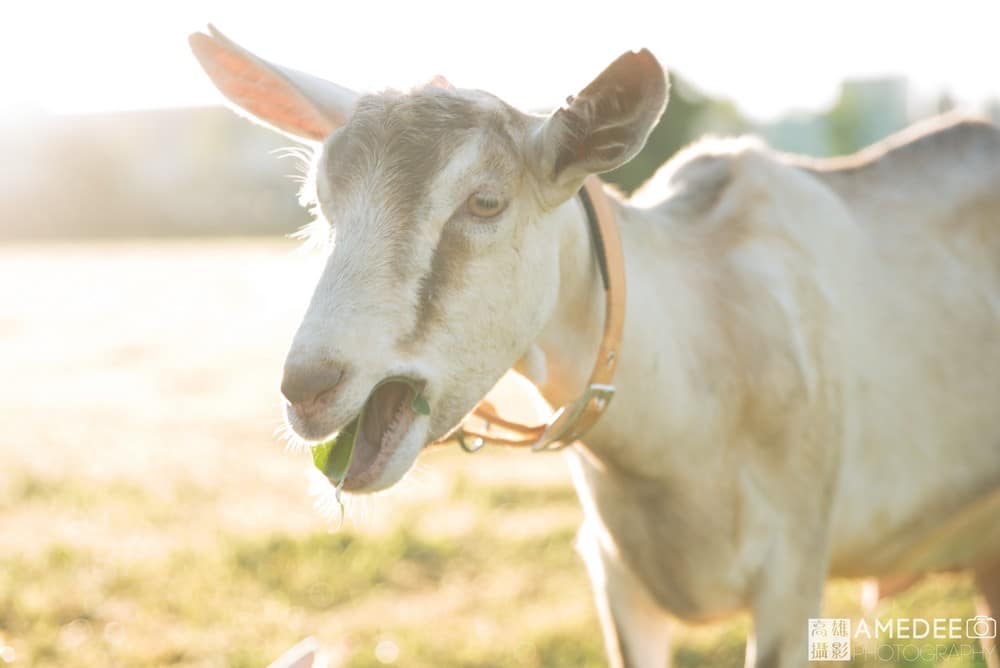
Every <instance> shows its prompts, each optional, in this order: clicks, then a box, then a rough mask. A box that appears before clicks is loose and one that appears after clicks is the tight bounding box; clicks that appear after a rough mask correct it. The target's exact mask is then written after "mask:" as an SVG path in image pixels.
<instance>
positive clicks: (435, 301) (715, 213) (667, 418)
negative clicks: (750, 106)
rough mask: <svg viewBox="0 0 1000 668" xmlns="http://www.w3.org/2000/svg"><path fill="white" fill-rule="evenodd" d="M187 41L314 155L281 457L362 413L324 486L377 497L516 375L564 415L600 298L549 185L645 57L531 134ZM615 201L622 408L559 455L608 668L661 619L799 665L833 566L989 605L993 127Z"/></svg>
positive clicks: (995, 413)
mask: <svg viewBox="0 0 1000 668" xmlns="http://www.w3.org/2000/svg"><path fill="white" fill-rule="evenodd" d="M191 44H192V48H193V50H194V52H195V54H196V56H197V57H198V59H199V60H200V62H201V64H202V65H203V67H204V68H205V70H206V71H207V73H208V74H209V75H210V77H211V78H212V80H213V81H214V82H215V84H216V85H217V87H218V88H219V89H220V90H221V92H222V93H223V94H224V95H225V96H226V97H227V98H228V99H229V100H230V101H231V102H232V103H233V104H234V105H235V106H236V107H237V108H239V109H240V110H242V111H243V112H245V113H247V114H249V115H250V116H252V117H254V118H256V119H257V120H258V121H260V122H262V123H264V124H266V125H269V126H271V127H273V128H275V129H276V130H278V131H280V132H283V133H285V134H288V135H290V136H293V137H296V138H298V139H301V140H304V141H306V142H310V143H312V144H313V145H314V146H315V147H316V158H315V161H314V179H313V183H314V186H313V187H314V188H315V192H314V193H313V194H314V197H315V200H316V203H317V209H318V213H319V217H320V219H321V224H322V225H324V231H323V233H324V234H327V235H330V236H331V237H335V243H334V244H333V245H332V251H331V253H330V256H329V259H328V261H327V266H326V268H325V271H324V272H323V274H322V276H321V278H320V279H319V282H318V285H317V287H316V290H315V293H314V295H313V297H312V301H311V303H310V305H309V308H308V310H307V312H306V314H305V316H304V318H303V321H302V323H301V325H300V327H299V329H298V331H297V333H296V335H295V338H294V340H293V342H292V345H291V348H290V351H289V353H288V357H287V360H286V364H285V369H284V378H283V381H282V391H283V393H284V395H285V397H286V398H287V402H286V416H287V419H288V421H289V423H290V425H291V426H292V428H293V429H294V430H295V432H297V433H298V434H299V435H300V436H301V437H302V438H304V439H307V440H321V439H324V438H326V437H328V436H329V435H330V434H331V433H332V432H335V431H336V430H337V429H339V428H340V427H342V426H343V425H345V424H346V423H347V422H348V421H350V420H351V419H352V418H353V417H354V416H355V415H357V414H358V413H359V411H360V409H361V407H362V405H364V404H365V402H366V401H367V402H368V408H369V410H367V411H366V416H372V417H371V419H370V420H369V419H368V417H366V420H365V424H363V425H362V426H361V427H360V428H359V429H360V430H361V436H360V438H359V445H358V451H357V452H356V453H355V459H354V461H353V462H352V463H351V467H350V470H349V472H348V475H347V479H346V481H345V489H346V490H348V491H352V492H355V493H365V492H372V491H375V490H378V489H383V488H386V487H388V486H390V485H392V484H394V483H395V482H396V481H398V480H399V479H400V478H401V477H402V476H403V475H404V474H405V473H406V471H407V470H408V469H409V468H410V467H411V465H412V464H413V461H414V459H415V458H416V457H417V455H418V454H419V453H420V451H421V450H422V449H423V448H424V447H425V446H426V445H427V444H428V443H429V442H431V441H433V440H435V439H436V438H439V437H440V436H442V435H444V434H447V433H448V432H449V430H450V429H451V428H453V427H454V425H455V424H456V423H458V422H459V421H460V420H461V419H462V418H463V416H465V415H466V414H467V413H468V412H469V411H470V409H471V408H472V407H473V406H474V405H475V404H476V403H477V402H478V401H479V400H480V398H481V397H482V396H483V395H485V393H486V392H487V391H488V390H489V389H490V387H491V386H492V385H493V384H494V383H495V382H496V380H497V379H498V378H499V377H500V376H501V375H502V374H503V373H504V372H505V371H506V370H507V369H508V368H510V367H512V365H513V366H514V367H515V368H516V369H518V370H520V371H521V372H522V373H523V374H524V375H526V376H527V377H529V379H531V380H532V381H533V382H535V384H536V385H537V386H538V387H539V389H540V391H541V392H542V394H543V396H544V397H545V398H546V399H547V400H548V401H550V402H551V403H552V404H553V405H558V404H562V403H564V402H565V401H567V400H569V399H571V398H573V397H574V396H575V395H576V394H577V393H578V391H579V389H580V388H581V387H582V386H583V384H584V382H585V381H586V377H587V373H588V372H589V370H590V367H591V365H592V364H593V358H594V355H595V352H596V350H597V346H598V341H599V340H600V337H601V326H602V323H603V318H604V302H603V299H602V296H601V289H600V277H599V274H598V271H597V269H596V268H595V266H594V262H593V260H592V249H591V241H590V239H589V237H588V232H587V226H586V224H585V218H584V216H585V213H584V210H583V208H582V206H581V204H580V202H579V201H578V200H577V199H576V198H575V197H574V194H575V193H576V192H577V191H578V189H579V188H580V186H581V184H582V183H583V181H584V179H585V178H586V177H588V176H589V175H592V174H596V173H601V172H605V171H608V170H610V169H613V168H615V167H617V166H619V165H621V164H623V163H625V162H626V161H628V160H629V159H630V158H631V157H633V156H634V155H635V154H636V153H637V152H638V151H639V150H640V149H641V148H642V146H643V145H644V143H645V141H646V139H647V137H648V135H649V133H650V131H651V129H652V128H653V126H654V125H655V123H656V122H657V120H658V119H659V118H660V115H661V113H662V112H663V109H664V107H665V104H666V100H667V94H668V86H667V82H666V79H665V76H664V72H663V69H662V67H661V66H660V65H659V63H658V62H657V60H656V59H655V58H654V56H653V55H652V54H651V53H650V52H649V51H647V50H642V51H639V52H629V53H625V54H624V55H622V56H621V57H620V58H619V59H618V60H616V61H615V62H613V63H612V64H611V65H610V66H609V67H608V68H607V69H606V70H604V72H602V73H601V74H600V75H599V76H598V77H597V78H596V79H594V81H593V82H592V83H591V84H589V85H588V86H587V87H586V88H584V89H583V90H582V91H581V92H580V93H579V94H578V95H576V96H575V97H572V98H569V100H568V101H567V104H566V106H565V107H563V108H561V109H559V110H558V111H556V112H555V113H553V114H552V115H550V116H548V117H542V116H536V115H531V114H527V113H522V112H521V111H518V110H516V109H514V108H512V107H510V106H508V105H507V104H505V103H504V102H502V101H500V100H499V99H497V98H496V97H494V96H492V95H489V94H487V93H484V92H481V91H474V90H465V89H455V88H453V87H452V86H450V85H449V84H447V83H446V82H444V81H443V80H441V79H437V80H435V81H434V82H432V83H431V84H429V85H427V86H425V87H422V88H419V89H416V90H414V91H412V92H409V93H397V92H385V93H381V94H377V95H359V94H357V93H355V92H353V91H350V90H348V89H345V88H343V87H341V86H337V85H335V84H333V83H330V82H326V81H323V80H320V79H317V78H315V77H312V76H309V75H305V74H302V73H300V72H296V71H293V70H289V69H286V68H283V67H281V66H278V65H274V64H272V63H269V62H266V61H264V60H262V59H260V58H258V57H257V56H255V55H253V54H251V53H250V52H248V51H246V50H244V49H243V48H241V47H239V46H238V45H236V44H235V43H233V42H231V41H229V40H228V39H227V38H225V37H224V36H223V35H221V34H220V33H218V32H217V31H215V30H214V29H212V30H211V34H210V35H205V34H200V33H196V34H194V35H192V37H191ZM656 187H659V188H660V191H659V193H654V191H653V189H654V188H656ZM636 201H637V202H638V201H643V202H646V203H647V204H646V206H644V207H639V206H636V205H634V204H631V203H630V202H627V201H619V200H615V201H614V208H615V210H616V214H617V217H618V220H619V221H620V231H621V236H622V244H623V249H624V256H625V262H626V274H627V283H628V289H629V301H628V309H627V316H626V322H625V330H624V338H623V341H622V347H621V354H620V360H619V367H618V375H617V379H616V384H617V387H618V391H617V395H616V397H615V399H614V401H613V402H612V403H611V405H610V407H609V408H608V410H607V412H606V413H605V415H604V417H603V418H602V419H601V420H600V422H598V423H597V424H596V426H594V427H593V429H592V430H591V431H590V432H589V433H588V434H587V435H586V437H585V439H584V441H585V442H584V443H578V444H575V445H574V447H572V448H570V449H569V456H568V459H569V461H570V466H571V471H572V476H573V480H574V483H575V486H576V488H577V491H578V494H579V497H580V500H581V503H582V505H583V508H584V516H585V520H584V523H583V526H582V528H581V531H580V535H579V539H578V545H579V549H580V551H581V553H582V554H583V556H584V561H585V562H586V565H587V568H588V571H589V573H590V575H591V580H592V583H593V587H594V592H595V596H596V600H597V606H598V609H599V612H600V616H601V620H602V625H603V628H604V635H605V642H606V646H607V650H608V656H609V659H610V661H611V663H612V664H613V665H615V666H631V667H645V666H663V665H666V664H667V663H668V661H669V638H668V634H667V626H668V622H669V619H670V615H674V616H677V617H680V618H683V619H685V620H691V621H707V620H712V619H715V618H718V617H720V616H722V615H726V614H729V613H733V612H736V611H740V610H747V609H749V610H750V612H751V614H752V618H753V627H754V637H753V642H752V643H750V645H749V646H748V665H754V666H757V667H758V668H785V667H788V666H798V665H801V664H803V663H806V662H807V650H806V641H807V635H806V632H807V620H808V619H809V618H811V617H816V616H817V615H818V613H819V610H820V603H821V598H822V591H823V586H824V583H825V581H826V579H827V577H828V576H848V577H856V576H877V577H887V578H888V577H892V576H906V575H909V574H917V573H922V572H926V571H933V570H938V569H951V568H972V569H974V571H975V574H976V577H977V579H978V582H979V583H980V585H981V588H982V591H983V593H984V595H985V597H986V599H987V601H988V604H989V605H990V606H991V607H992V609H993V610H998V609H1000V519H998V518H1000V493H998V492H1000V327H998V325H1000V132H998V130H997V128H995V127H993V126H992V125H990V124H988V123H985V122H979V121H965V120H963V121H942V120H938V121H934V122H931V123H930V124H927V125H923V126H919V127H916V128H913V129H911V130H908V131H905V132H904V133H902V134H901V135H897V136H895V137H892V138H890V139H888V140H886V141H885V142H883V143H881V144H879V145H877V146H874V147H872V148H870V149H868V150H866V151H863V152H862V153H860V154H858V155H857V156H854V157H851V158H847V159H835V160H825V161H823V160H811V159H806V158H802V157H795V156H788V155H782V154H779V153H777V152H775V151H772V150H769V149H768V148H766V147H765V146H763V145H761V144H759V143H757V142H755V141H752V140H743V139H737V140H711V141H701V142H699V143H696V144H695V145H694V146H692V147H690V148H688V149H686V150H685V151H683V152H682V153H681V154H680V155H678V156H677V157H675V158H674V159H672V160H671V161H670V162H669V163H668V164H667V165H666V166H665V167H664V168H663V169H662V170H661V172H660V173H659V174H658V175H657V177H656V178H654V179H653V182H652V183H651V184H650V185H649V186H648V187H647V188H645V189H644V190H643V191H642V192H640V193H639V197H638V198H637V199H636ZM322 221H325V222H322ZM392 376H404V377H408V378H412V379H414V380H415V381H416V382H419V383H420V385H421V387H422V388H423V390H422V392H423V395H424V396H425V397H426V399H427V401H428V403H429V405H430V407H431V412H430V415H429V416H423V415H419V416H414V415H411V414H410V412H409V411H407V410H406V408H405V403H406V402H405V401H404V398H405V393H403V392H402V391H401V390H400V389H399V387H398V384H396V385H397V386H396V387H394V384H393V383H388V384H385V385H382V386H381V387H380V389H379V390H377V391H376V392H374V393H372V394H371V396H369V393H370V392H371V390H372V388H373V387H375V386H376V385H377V384H378V383H379V382H380V381H381V380H383V379H385V378H388V377H392Z"/></svg>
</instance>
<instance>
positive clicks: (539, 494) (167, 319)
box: [0, 241, 983, 668]
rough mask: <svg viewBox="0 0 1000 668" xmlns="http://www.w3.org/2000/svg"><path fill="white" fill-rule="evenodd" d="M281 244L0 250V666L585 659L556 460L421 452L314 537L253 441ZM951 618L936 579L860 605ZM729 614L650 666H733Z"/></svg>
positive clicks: (267, 451)
mask: <svg viewBox="0 0 1000 668" xmlns="http://www.w3.org/2000/svg"><path fill="white" fill-rule="evenodd" d="M289 250H290V245H289V244H284V243H274V242H263V241H261V242H239V241H227V242H198V243H185V242H171V243H158V244H153V245H148V246H147V245H143V244H139V243H136V244H114V243H106V244H70V245H63V246H45V245H31V246H23V247H17V246H11V247H8V248H4V249H0V284H3V285H17V286H18V292H19V294H20V295H21V298H20V301H17V302H15V303H13V304H12V305H11V308H10V309H8V310H7V311H4V313H3V318H2V319H0V346H2V349H3V350H4V354H3V355H0V378H6V379H29V381H30V382H8V383H0V406H2V407H3V411H4V423H3V430H2V431H0V458H2V461H3V466H2V467H0V657H4V656H6V657H8V658H10V652H9V651H8V650H6V649H4V648H9V649H11V650H13V652H14V654H15V656H14V660H13V664H14V665H15V666H38V667H48V666H52V667H55V666H59V667H66V668H74V667H88V668H89V667H92V666H102V667H103V666H109V667H116V666H121V667H129V668H131V667H133V666H139V667H142V666H199V667H200V666H205V667H215V666H235V667H243V666H245V667H251V666H265V665H267V663H269V662H270V661H271V660H273V659H274V658H276V657H277V656H279V655H280V654H281V653H282V652H283V651H284V650H285V649H286V648H288V647H290V646H291V645H293V644H295V643H296V642H298V641H299V640H300V639H302V638H303V637H305V636H309V635H313V636H316V637H317V638H318V639H319V640H320V641H321V642H322V643H323V644H324V645H325V646H326V647H328V648H329V650H330V653H331V656H332V659H333V660H332V665H334V666H347V667H349V668H360V667H371V668H374V667H375V666H383V665H385V664H384V663H383V662H381V661H380V660H379V657H378V656H377V655H376V647H382V648H383V649H385V648H389V649H392V648H395V653H397V654H398V656H397V658H396V659H395V665H399V666H406V667H408V668H409V667H415V668H422V667H427V668H430V667H434V668H472V667H477V668H487V667H489V668H494V667H506V666H524V667H527V668H533V667H537V668H542V667H546V668H548V667H552V666H555V667H560V666H566V667H573V668H577V667H580V666H583V667H596V666H603V665H605V662H604V658H603V648H602V640H601V634H600V629H599V626H598V621H597V616H596V613H595V611H594V606H593V602H592V598H591V592H590V587H589V584H588V582H587V578H586V575H585V572H584V568H583V565H582V563H581V562H580V560H579V558H578V557H577V555H576V554H575V552H574V550H573V547H572V542H573V536H574V534H575V532H576V529H577V526H578V524H579V522H580V517H581V513H580V509H579V507H578V504H577V501H576V498H575V494H574V492H573V490H572V489H571V487H570V485H569V482H568V476H567V473H566V471H565V465H564V463H563V462H562V459H561V458H560V457H558V456H542V455H531V454H530V453H513V452H483V453H480V454H478V455H476V456H466V455H463V454H462V453H460V452H459V451H458V450H457V449H453V450H450V451H441V452H435V453H432V454H430V455H428V456H427V457H425V458H424V461H423V462H422V464H421V465H420V467H419V468H420V470H418V471H417V472H415V474H414V475H413V476H412V478H411V479H409V480H407V481H406V482H405V483H404V484H403V485H402V486H401V488H400V489H398V490H396V491H393V492H391V493H389V494H388V495H384V496H380V497H378V498H375V499H372V500H370V501H368V502H366V503H362V504H360V505H359V507H358V509H357V510H358V513H359V515H360V519H358V520H356V521H348V523H347V525H346V526H345V528H344V530H343V531H341V532H339V533H331V532H329V530H328V524H327V523H326V522H325V521H324V520H323V518H322V517H321V515H320V514H319V513H318V512H316V511H315V510H313V509H312V507H311V506H312V499H311V498H310V496H309V494H308V493H307V491H306V488H307V485H306V482H305V479H304V475H303V473H304V472H305V471H306V470H307V469H308V468H309V467H310V466H311V464H310V462H309V457H308V455H307V454H305V453H299V454H290V453H285V452H283V451H282V448H281V446H280V445H279V444H278V443H276V442H275V440H274V439H273V437H272V436H271V434H272V431H273V429H274V427H275V426H276V424H277V419H278V408H277V401H276V399H277V391H276V386H277V378H276V376H277V372H278V370H280V368H281V362H282V356H283V355H284V348H285V346H286V345H287V342H288V341H289V340H290V337H291V335H292V332H293V331H294V328H295V326H296V324H297V318H298V317H299V315H300V314H301V311H302V308H303V306H304V301H305V300H306V299H307V298H308V296H309V293H310V290H311V285H310V283H311V280H312V276H313V273H312V272H314V268H313V269H309V268H308V266H307V260H306V259H303V258H301V257H298V256H295V255H291V254H289V252H288V251H289ZM26 275H29V276H32V277H33V278H32V280H30V281H25V280H24V279H23V276H26ZM66 276H72V277H74V278H73V280H72V281H67V280H65V277H66ZM123 277H127V279H128V280H123ZM165 277H169V281H168V280H166V279H165ZM296 296H298V298H300V301H298V302H296V301H294V298H295V297H296ZM290 297H291V299H290ZM53 305H58V307H55V306H53ZM858 601H859V585H858V583H854V582H843V583H835V584H833V585H831V586H830V587H829V588H828V591H827V602H826V610H825V612H826V613H827V614H829V616H844V617H851V618H854V619H856V618H857V617H858V615H860V606H859V603H858ZM973 610H974V608H973V592H972V588H971V585H970V582H969V579H968V578H967V577H965V576H960V575H956V576H938V577H934V578H930V579H928V580H927V581H925V582H924V583H922V584H920V585H919V586H917V587H915V588H914V589H912V590H910V591H908V592H906V593H904V594H903V595H901V596H899V597H898V598H896V599H895V600H894V601H892V602H890V603H887V604H886V605H885V606H883V608H882V609H881V610H880V611H879V614H881V615H882V616H883V617H890V616H895V617H905V616H923V617H930V616H959V617H967V616H970V615H972V614H974V613H973ZM747 628H748V620H747V618H746V617H737V618H735V619H732V620H728V621H724V622H720V623H718V624H713V625H709V626H703V627H684V626H680V625H678V628H677V629H676V632H675V637H674V647H675V659H674V664H675V666H678V667H679V668H695V667H696V666H707V667H709V668H729V667H736V666H742V656H743V643H744V638H745V635H746V631H747ZM392 654H393V652H388V653H387V652H382V653H381V654H380V656H381V657H382V659H388V658H391V656H392ZM0 665H3V664H2V663H0ZM854 665H855V666H863V665H865V664H864V663H863V662H860V661H858V662H855V664H854ZM872 665H873V666H874V665H878V666H887V665H893V664H891V663H888V664H887V663H879V664H872ZM895 665H897V666H914V665H922V664H918V663H906V662H900V663H896V664H895ZM943 665H947V666H949V668H973V667H974V666H975V667H977V668H978V667H981V666H982V665H983V664H982V662H981V661H980V662H977V661H975V660H971V659H969V658H959V659H956V660H949V661H947V662H946V663H944V664H943Z"/></svg>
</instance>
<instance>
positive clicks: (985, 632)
mask: <svg viewBox="0 0 1000 668" xmlns="http://www.w3.org/2000/svg"><path fill="white" fill-rule="evenodd" d="M965 635H966V636H967V637H969V638H996V637H997V620H995V619H993V618H992V617H987V616H985V615H977V616H975V617H972V618H970V619H967V620H966V621H965Z"/></svg>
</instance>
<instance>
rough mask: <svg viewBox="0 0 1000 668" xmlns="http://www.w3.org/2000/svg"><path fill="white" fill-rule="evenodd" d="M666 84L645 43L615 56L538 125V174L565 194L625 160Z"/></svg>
mask: <svg viewBox="0 0 1000 668" xmlns="http://www.w3.org/2000/svg"><path fill="white" fill-rule="evenodd" d="M667 88H668V83H667V78H666V76H665V74H664V72H663V67H661V66H660V63H659V62H657V60H656V58H655V57H654V56H653V54H652V53H650V52H649V51H648V50H647V49H642V50H641V51H639V52H634V51H628V52H626V53H624V54H622V55H621V56H619V57H618V59H617V60H615V61H614V62H613V63H611V64H610V65H608V67H607V68H606V69H605V70H604V71H603V72H601V73H600V74H599V75H598V76H597V78H596V79H594V80H593V81H591V82H590V84H588V85H587V87H586V88H584V89H583V90H582V91H580V92H579V93H578V94H577V95H576V96H571V97H569V98H567V100H566V106H564V107H562V108H560V109H558V110H557V111H556V112H555V113H553V114H552V116H550V117H549V118H548V119H547V120H546V121H545V123H544V124H543V125H542V126H541V128H540V129H539V131H538V134H537V136H536V144H537V149H538V158H539V163H540V165H541V167H542V176H543V178H545V179H546V180H548V181H549V182H551V183H553V184H554V185H555V186H556V187H557V188H558V189H559V190H560V191H566V190H568V193H566V194H567V196H568V195H569V194H571V193H572V192H575V191H576V189H577V188H579V187H580V184H581V183H582V181H583V179H584V178H586V177H587V176H588V175H589V174H599V173H601V172H606V171H608V170H611V169H614V168H615V167H618V166H619V165H622V164H624V163H625V162H628V161H629V160H630V159H632V158H633V157H634V156H635V154H636V153H638V152H639V151H640V150H641V149H642V147H643V145H644V144H645V143H646V139H647V138H648V137H649V133H650V132H652V130H653V127H654V126H655V125H656V122H657V121H658V120H659V118H660V115H661V114H662V113H663V109H664V107H665V106H666V103H667Z"/></svg>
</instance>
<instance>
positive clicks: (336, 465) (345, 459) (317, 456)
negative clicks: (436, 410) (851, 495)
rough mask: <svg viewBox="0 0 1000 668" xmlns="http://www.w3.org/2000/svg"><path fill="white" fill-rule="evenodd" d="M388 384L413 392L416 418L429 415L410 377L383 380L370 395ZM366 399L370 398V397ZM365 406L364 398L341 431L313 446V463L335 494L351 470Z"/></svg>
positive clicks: (366, 402) (412, 405)
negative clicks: (358, 408) (403, 386)
mask: <svg viewBox="0 0 1000 668" xmlns="http://www.w3.org/2000/svg"><path fill="white" fill-rule="evenodd" d="M391 382H396V383H403V384H404V385H406V386H407V387H409V388H410V390H411V391H412V392H413V401H411V402H410V410H412V411H413V412H414V413H416V414H417V415H430V414H431V407H430V404H429V403H427V399H426V398H425V397H424V396H423V395H422V394H420V388H419V387H418V386H417V384H416V382H414V381H413V380H411V379H410V378H405V377H403V376H393V377H392V378H386V379H385V380H383V381H381V382H380V383H379V384H378V385H376V386H375V387H374V388H373V389H372V394H374V393H375V390H377V389H378V388H379V387H381V386H382V385H384V384H385V383H391ZM368 396H369V398H371V395H368ZM367 406H368V400H367V399H366V400H365V404H364V406H362V407H361V412H360V413H358V416H357V417H356V418H354V419H353V420H351V421H350V422H349V423H348V425H347V426H346V427H344V428H343V429H341V430H340V431H339V432H338V433H337V434H335V435H334V437H333V438H331V439H330V440H328V441H323V442H322V443H318V444H317V445H315V446H313V450H312V456H313V464H314V465H315V466H316V468H317V469H319V470H320V471H321V472H322V473H323V475H325V476H326V477H327V478H329V479H330V480H331V481H332V482H333V483H335V484H336V485H337V486H338V491H339V487H340V485H342V484H343V483H344V480H345V479H346V478H347V471H348V469H350V467H351V458H352V456H353V454H354V446H355V445H357V442H358V433H359V432H360V431H361V424H362V421H363V420H364V418H365V408H366V407H367Z"/></svg>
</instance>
